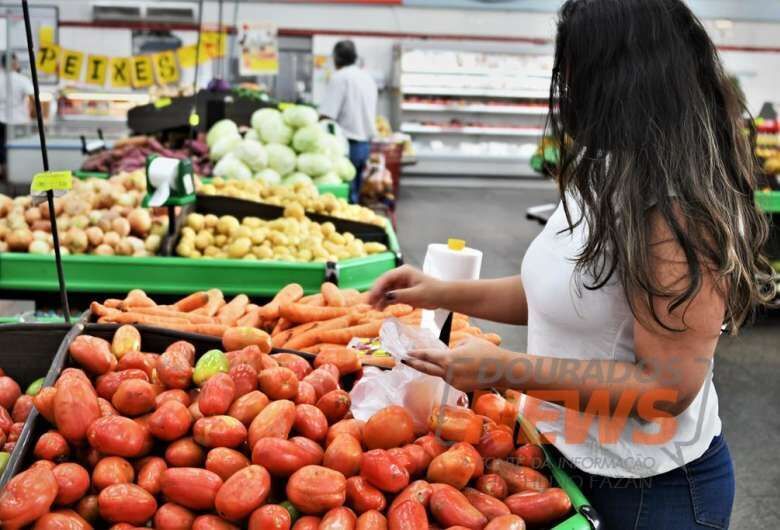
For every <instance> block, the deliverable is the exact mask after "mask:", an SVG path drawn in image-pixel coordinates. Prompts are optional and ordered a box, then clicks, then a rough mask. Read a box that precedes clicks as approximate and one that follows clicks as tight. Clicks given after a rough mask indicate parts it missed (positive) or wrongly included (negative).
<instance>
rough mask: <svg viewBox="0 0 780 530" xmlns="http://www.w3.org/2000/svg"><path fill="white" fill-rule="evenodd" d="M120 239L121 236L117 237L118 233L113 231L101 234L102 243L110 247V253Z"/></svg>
mask: <svg viewBox="0 0 780 530" xmlns="http://www.w3.org/2000/svg"><path fill="white" fill-rule="evenodd" d="M120 239H121V238H120V237H119V234H117V233H116V232H113V231H112V232H106V233H105V234H103V243H104V244H106V245H109V246H110V247H112V253H113V247H115V246H117V245H118V244H119V240H120ZM101 246H102V245H101Z"/></svg>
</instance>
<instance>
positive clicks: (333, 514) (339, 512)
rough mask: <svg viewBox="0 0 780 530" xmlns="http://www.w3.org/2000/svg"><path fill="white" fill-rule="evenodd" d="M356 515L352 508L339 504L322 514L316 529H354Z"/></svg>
mask: <svg viewBox="0 0 780 530" xmlns="http://www.w3.org/2000/svg"><path fill="white" fill-rule="evenodd" d="M356 521H357V517H355V514H354V513H352V510H350V509H349V508H345V507H344V506H339V507H338V508H333V509H331V510H328V512H327V513H326V514H325V515H323V516H322V521H320V526H319V529H318V530H354V529H355V522H356Z"/></svg>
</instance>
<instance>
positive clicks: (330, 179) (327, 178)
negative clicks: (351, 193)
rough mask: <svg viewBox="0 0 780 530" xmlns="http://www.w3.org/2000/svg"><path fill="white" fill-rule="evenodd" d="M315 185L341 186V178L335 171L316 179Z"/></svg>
mask: <svg viewBox="0 0 780 530" xmlns="http://www.w3.org/2000/svg"><path fill="white" fill-rule="evenodd" d="M314 184H316V185H317V186H335V185H337V184H341V178H339V176H338V175H337V174H336V173H334V172H333V171H331V172H329V173H325V174H324V175H322V176H321V177H317V178H316V179H314Z"/></svg>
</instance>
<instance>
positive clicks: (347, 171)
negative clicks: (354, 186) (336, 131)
mask: <svg viewBox="0 0 780 530" xmlns="http://www.w3.org/2000/svg"><path fill="white" fill-rule="evenodd" d="M333 171H335V172H336V173H337V174H338V176H339V177H340V178H341V180H343V181H344V182H349V181H350V180H353V179H354V178H355V175H356V174H357V169H355V166H353V165H352V162H351V161H350V160H349V158H346V157H341V158H339V159H338V160H336V162H335V163H334V164H333Z"/></svg>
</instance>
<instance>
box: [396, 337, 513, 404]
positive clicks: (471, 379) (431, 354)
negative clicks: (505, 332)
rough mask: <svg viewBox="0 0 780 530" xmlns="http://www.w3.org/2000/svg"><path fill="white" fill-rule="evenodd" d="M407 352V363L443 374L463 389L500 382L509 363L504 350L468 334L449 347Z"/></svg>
mask: <svg viewBox="0 0 780 530" xmlns="http://www.w3.org/2000/svg"><path fill="white" fill-rule="evenodd" d="M409 355H410V357H411V358H410V359H408V360H407V361H406V363H407V364H408V365H409V366H411V367H413V368H416V369H417V370H419V371H421V372H424V373H426V374H430V375H435V376H439V377H442V378H444V379H445V380H446V381H447V382H448V383H449V384H451V385H452V386H454V387H455V388H457V389H459V390H462V391H463V392H472V391H474V390H483V389H487V388H491V387H493V386H498V385H500V383H501V382H502V381H503V380H504V376H505V375H506V373H505V372H506V370H507V369H508V367H509V362H508V361H509V358H508V355H507V352H506V351H504V350H502V349H501V348H499V347H498V346H496V345H495V344H493V343H491V342H488V341H486V340H484V339H480V338H479V337H470V338H468V339H466V340H464V341H463V342H461V343H459V344H458V345H457V346H455V348H453V349H452V350H415V351H412V352H409Z"/></svg>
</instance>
